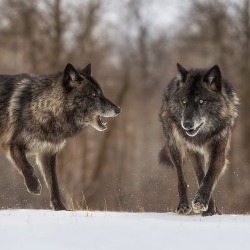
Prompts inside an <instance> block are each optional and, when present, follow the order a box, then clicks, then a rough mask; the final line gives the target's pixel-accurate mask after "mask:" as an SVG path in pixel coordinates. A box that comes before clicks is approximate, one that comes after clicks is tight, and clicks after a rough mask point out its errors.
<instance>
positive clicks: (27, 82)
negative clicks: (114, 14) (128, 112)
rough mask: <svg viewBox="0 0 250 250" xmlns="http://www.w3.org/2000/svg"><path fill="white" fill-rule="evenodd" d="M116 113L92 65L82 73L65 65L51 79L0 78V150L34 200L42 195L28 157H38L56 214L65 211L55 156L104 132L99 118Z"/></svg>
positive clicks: (104, 125) (30, 76)
mask: <svg viewBox="0 0 250 250" xmlns="http://www.w3.org/2000/svg"><path fill="white" fill-rule="evenodd" d="M120 111H121V109H120V108H119V107H118V106H116V105H115V104H113V103H112V102H111V101H109V100H108V99H107V98H105V96H104V94H103V91H102V89H101V87H100V85H99V84H98V83H97V81H96V80H95V79H94V78H93V77H92V76H91V64H88V65H87V66H86V67H85V68H84V69H82V70H77V69H75V68H74V67H73V66H72V65H71V64H67V66H66V67H65V70H64V71H63V72H57V73H54V74H43V75H32V74H19V75H0V142H1V147H2V149H3V151H4V152H5V153H6V155H7V157H8V158H9V160H10V161H11V162H12V164H13V165H14V166H16V168H17V169H18V170H19V171H20V173H21V174H22V175H23V177H24V181H25V184H26V186H27V189H28V191H29V192H30V193H32V194H40V192H41V185H40V182H39V180H38V178H37V177H36V176H35V175H34V171H33V167H32V166H31V165H30V163H29V162H28V160H27V158H26V155H28V154H33V155H35V156H36V161H37V163H38V165H39V167H40V169H41V171H42V173H43V176H44V179H45V182H46V184H47V186H48V188H49V191H50V196H51V206H52V207H53V208H54V209H55V210H64V209H65V206H64V205H63V203H62V202H61V198H60V193H59V188H58V183H57V177H56V169H55V165H56V155H57V153H58V151H60V150H61V149H62V147H63V146H64V144H65V142H66V141H67V140H68V139H69V138H70V137H72V136H73V135H75V134H76V133H78V132H79V131H81V130H82V129H83V128H85V127H86V126H88V125H91V126H92V127H94V128H95V129H97V130H99V131H103V130H105V129H106V123H105V122H104V121H103V120H102V117H114V116H116V115H118V114H119V113H120Z"/></svg>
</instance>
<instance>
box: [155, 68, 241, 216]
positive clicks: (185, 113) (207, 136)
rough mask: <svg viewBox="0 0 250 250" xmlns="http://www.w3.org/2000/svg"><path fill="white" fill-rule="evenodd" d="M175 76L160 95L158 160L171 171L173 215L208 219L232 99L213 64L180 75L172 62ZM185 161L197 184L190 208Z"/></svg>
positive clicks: (223, 155) (222, 160)
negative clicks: (160, 146) (174, 194)
mask: <svg viewBox="0 0 250 250" xmlns="http://www.w3.org/2000/svg"><path fill="white" fill-rule="evenodd" d="M177 71H178V73H177V77H175V78H174V79H172V80H171V81H170V83H169V84H168V85H167V86H166V88H165V90H164V94H163V102H162V108H161V112H160V121H161V123H162V127H163V132H164V135H165V138H166V146H165V147H164V148H163V149H162V150H161V152H160V161H161V162H162V163H165V164H172V165H173V166H174V167H175V168H176V170H177V175H178V190H179V198H180V203H179V205H178V207H177V213H179V214H189V213H190V212H191V210H192V209H193V211H194V212H195V213H199V212H202V215H204V216H206V215H213V214H216V213H218V210H217V208H216V206H215V204H214V201H213V198H212V191H213V188H214V186H215V183H216V181H217V180H218V178H219V176H220V174H221V173H222V172H223V169H224V167H225V166H226V164H227V160H226V157H227V153H228V150H229V144H230V138H231V134H232V128H233V127H234V124H235V120H236V118H237V109H238V97H237V95H236V93H235V92H234V90H233V88H232V85H231V84H230V83H229V82H228V81H227V80H225V79H224V78H222V76H221V71H220V68H219V67H218V66H217V65H215V66H213V67H212V68H211V69H191V70H186V69H185V68H183V67H182V66H181V65H180V64H178V63H177ZM187 161H190V162H191V163H192V165H193V167H194V170H195V173H196V176H197V180H198V184H199V190H198V191H197V193H196V195H195V197H194V199H193V201H192V207H191V206H189V203H188V197H187V185H186V182H185V179H184V176H183V170H182V168H183V166H184V165H185V164H186V162H187Z"/></svg>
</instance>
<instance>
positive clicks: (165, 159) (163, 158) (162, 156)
mask: <svg viewBox="0 0 250 250" xmlns="http://www.w3.org/2000/svg"><path fill="white" fill-rule="evenodd" d="M159 163H160V164H161V165H164V166H167V167H169V168H174V165H173V163H172V161H171V160H170V158H169V154H168V149H167V146H164V147H163V148H162V149H161V151H160V153H159Z"/></svg>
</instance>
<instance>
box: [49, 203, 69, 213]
mask: <svg viewBox="0 0 250 250" xmlns="http://www.w3.org/2000/svg"><path fill="white" fill-rule="evenodd" d="M50 206H51V207H52V209H53V210H55V211H60V210H66V211H68V209H67V208H66V207H65V206H64V205H63V204H62V203H61V202H54V203H52V202H51V203H50Z"/></svg>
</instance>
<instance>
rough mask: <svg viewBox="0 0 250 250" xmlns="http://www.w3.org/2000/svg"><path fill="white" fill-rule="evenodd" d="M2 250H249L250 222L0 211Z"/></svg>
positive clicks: (240, 218) (245, 218)
mask: <svg viewBox="0 0 250 250" xmlns="http://www.w3.org/2000/svg"><path fill="white" fill-rule="evenodd" d="M0 249H1V250H12V249H13V250H14V249H15V250H16V249H18V250H24V249H25V250H78V249H79V250H133V249H136V250H161V249H162V250H163V249H164V250H175V249H176V250H179V249H181V250H183V249H185V250H188V249H199V250H201V249H202V250H206V249H209V250H211V249H213V250H216V249H220V250H223V249H226V250H230V249H232V250H236V249H250V216H248V215H216V216H212V217H206V218H204V217H201V216H200V215H191V216H180V215H176V214H174V213H118V212H85V211H79V212H78V211H75V212H70V211H60V212H56V211H49V210H2V211H0Z"/></svg>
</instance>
